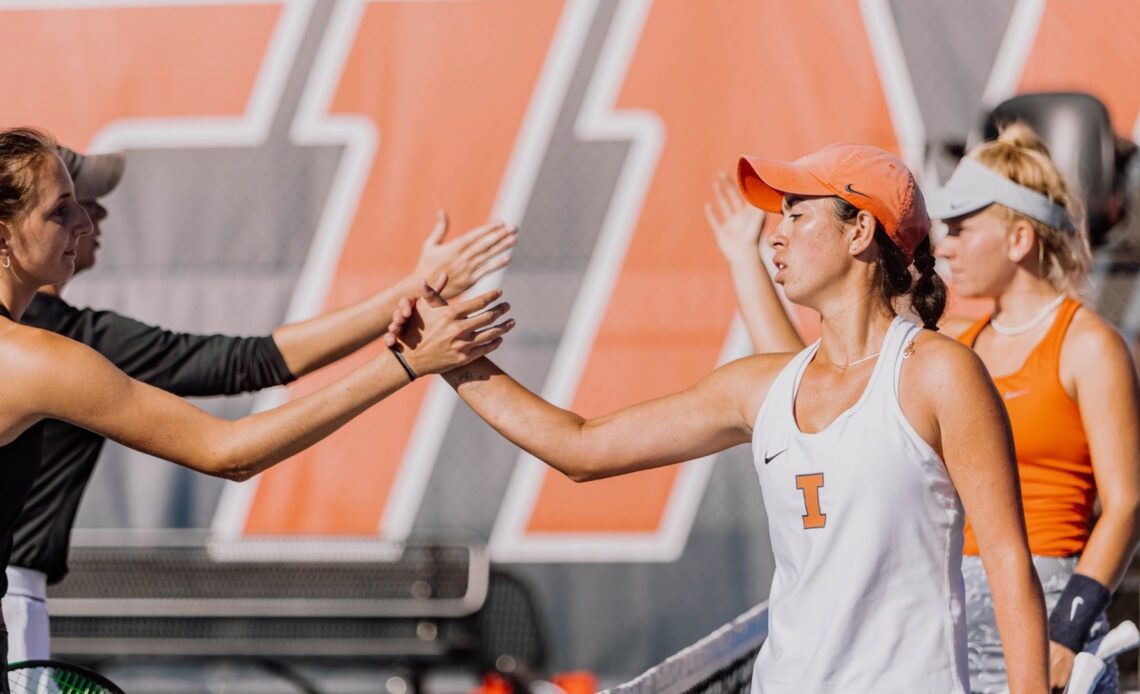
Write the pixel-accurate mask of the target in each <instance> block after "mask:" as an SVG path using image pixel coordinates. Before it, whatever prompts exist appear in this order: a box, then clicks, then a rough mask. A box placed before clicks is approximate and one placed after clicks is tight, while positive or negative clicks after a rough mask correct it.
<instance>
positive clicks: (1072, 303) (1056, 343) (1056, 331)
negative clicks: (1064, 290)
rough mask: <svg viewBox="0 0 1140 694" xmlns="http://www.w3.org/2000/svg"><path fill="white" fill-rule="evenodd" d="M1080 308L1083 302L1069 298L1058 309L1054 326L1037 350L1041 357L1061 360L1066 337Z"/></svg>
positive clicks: (1055, 360) (1054, 360) (1050, 328)
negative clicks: (1062, 346)
mask: <svg viewBox="0 0 1140 694" xmlns="http://www.w3.org/2000/svg"><path fill="white" fill-rule="evenodd" d="M1080 308H1081V302H1079V301H1077V300H1076V299H1071V298H1067V299H1065V301H1064V302H1062V303H1061V307H1060V308H1058V309H1057V317H1056V318H1054V319H1053V325H1052V326H1050V327H1049V332H1047V333H1045V337H1043V338H1042V339H1041V343H1040V344H1039V345H1038V346H1037V349H1036V350H1035V351H1037V352H1039V353H1040V355H1041V357H1043V358H1045V359H1048V360H1050V361H1052V362H1057V361H1059V360H1060V358H1061V345H1062V344H1064V342H1065V335H1066V334H1067V333H1068V332H1069V325H1070V324H1072V322H1073V316H1075V315H1077V311H1078V310H1080Z"/></svg>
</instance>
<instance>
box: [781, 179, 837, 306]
mask: <svg viewBox="0 0 1140 694" xmlns="http://www.w3.org/2000/svg"><path fill="white" fill-rule="evenodd" d="M787 203H788V199H787V198H785V199H784V218H783V220H782V221H781V222H780V224H779V226H777V227H776V228H775V229H774V230H773V231H772V232H771V233H770V234H769V235H768V245H769V246H770V247H771V248H772V249H773V250H774V251H775V253H774V255H773V257H772V262H773V263H774V264H775V265H776V274H775V275H773V277H772V279H773V281H774V282H776V283H777V284H780V285H783V287H784V293H785V295H786V296H787V297H788V299H789V300H790V301H793V302H795V303H797V304H802V305H805V306H811V305H813V301H812V297H814V296H815V295H816V294H817V293H818V292H819V291H820V290H821V289H823V288H825V287H827V286H828V285H830V284H831V283H832V282H833V281H834V280H835V279H837V278H838V277H839V276H840V275H841V274H842V272H843V270H844V269H846V267H847V266H848V265H849V264H850V260H851V258H850V255H849V254H848V253H847V252H846V251H845V246H844V244H843V243H841V240H842V237H841V234H842V230H843V223H842V222H841V221H840V220H839V218H838V217H836V216H835V203H834V201H833V200H832V199H831V198H826V197H815V198H801V199H798V200H797V201H796V202H795V204H792V205H788V204H787Z"/></svg>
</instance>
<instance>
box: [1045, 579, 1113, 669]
mask: <svg viewBox="0 0 1140 694" xmlns="http://www.w3.org/2000/svg"><path fill="white" fill-rule="evenodd" d="M1111 599H1112V593H1111V592H1109V590H1108V588H1105V587H1104V586H1103V585H1101V584H1100V583H1099V582H1098V581H1096V580H1095V579H1092V578H1089V577H1088V576H1085V575H1083V574H1073V575H1072V576H1071V577H1070V578H1069V582H1068V583H1067V584H1066V585H1065V590H1063V591H1061V597H1060V599H1059V600H1057V606H1056V607H1054V608H1053V614H1051V615H1049V638H1050V639H1052V640H1053V641H1056V642H1057V643H1059V644H1061V645H1062V646H1064V647H1066V648H1068V649H1069V650H1070V651H1072V652H1073V653H1080V652H1081V649H1083V648H1084V647H1085V642H1086V641H1088V638H1089V629H1091V628H1092V625H1093V622H1095V621H1096V620H1097V617H1099V616H1100V613H1101V612H1104V608H1106V607H1108V602H1109V600H1111Z"/></svg>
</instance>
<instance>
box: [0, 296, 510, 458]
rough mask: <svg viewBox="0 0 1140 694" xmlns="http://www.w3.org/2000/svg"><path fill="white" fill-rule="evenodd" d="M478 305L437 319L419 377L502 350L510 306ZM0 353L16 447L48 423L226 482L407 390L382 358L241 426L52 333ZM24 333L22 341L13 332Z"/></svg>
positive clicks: (392, 363) (417, 358) (30, 334)
mask: <svg viewBox="0 0 1140 694" xmlns="http://www.w3.org/2000/svg"><path fill="white" fill-rule="evenodd" d="M498 296H499V292H497V291H495V292H488V293H486V294H484V295H482V296H480V297H476V298H475V299H471V300H469V301H465V302H462V303H459V304H456V305H455V306H453V307H448V309H447V310H446V311H441V312H436V313H434V314H433V315H432V316H431V317H430V320H429V321H428V322H427V325H426V327H425V328H424V338H423V340H422V341H421V342H420V343H419V344H418V345H417V347H416V348H415V349H410V350H406V354H405V358H406V360H407V361H408V363H409V364H410V365H411V366H412V368H413V369H414V370H415V372H416V373H418V374H429V373H438V372H441V371H445V370H447V369H450V368H454V367H456V366H459V365H462V364H465V363H467V362H469V361H471V360H472V359H477V358H479V357H481V356H483V355H485V354H487V353H489V352H490V351H492V350H493V349H495V348H496V347H497V346H498V345H499V344H500V343H501V337H502V335H503V334H504V333H505V332H506V331H507V330H509V329H510V326H509V325H505V324H499V325H493V324H494V323H495V321H496V320H498V318H499V317H500V316H502V314H503V313H504V312H505V310H506V306H505V305H500V306H498V307H495V308H492V309H489V310H488V309H487V307H488V306H490V305H491V303H492V302H493V301H495V300H496V299H497V298H498ZM8 329H9V332H8V334H7V335H5V339H4V341H3V344H2V346H0V354H2V356H3V358H4V360H5V362H6V363H8V364H12V365H14V366H16V368H15V369H14V373H13V375H12V377H11V378H10V379H8V384H7V385H8V386H9V387H8V388H5V389H4V391H3V392H0V412H3V413H5V417H4V419H3V421H0V426H2V427H3V428H2V429H0V432H3V434H4V435H6V436H7V437H9V438H14V437H15V435H18V433H19V432H21V431H23V429H25V428H26V427H28V426H30V425H31V424H34V423H35V422H36V421H38V420H40V419H45V418H52V419H60V420H63V421H66V422H69V423H71V424H75V425H77V426H81V427H84V428H86V429H90V430H92V431H96V432H98V433H100V434H103V435H105V436H108V437H110V438H112V439H115V440H116V441H119V442H121V443H123V444H125V445H127V446H130V447H132V448H136V449H138V450H141V451H144V452H146V453H150V454H152V455H156V456H159V457H162V458H166V459H168V460H171V461H174V462H177V463H181V464H183V465H186V466H187V467H190V468H193V469H195V470H199V471H201V472H205V473H208V474H213V475H217V476H221V477H226V478H229V479H236V480H243V479H246V478H248V477H250V476H252V475H254V474H257V473H258V472H261V471H262V470H264V469H266V468H268V467H270V466H272V465H274V464H276V463H277V462H279V461H281V460H283V459H285V458H287V457H289V456H291V455H293V454H295V453H297V452H298V451H300V450H302V449H304V448H306V447H308V446H311V445H312V444H313V443H316V442H317V441H318V440H320V439H322V438H324V437H325V436H327V435H329V434H330V433H332V432H333V431H335V430H336V429H338V428H339V427H341V426H342V425H344V424H345V423H346V422H348V421H349V420H350V419H352V418H353V417H355V416H356V415H358V414H360V413H361V412H363V411H364V410H365V409H367V408H368V407H370V406H371V405H373V404H375V403H376V402H379V401H380V400H382V399H384V398H385V397H387V396H388V395H390V394H392V393H393V392H395V391H396V390H398V389H399V388H401V387H402V386H404V385H405V384H407V383H408V375H407V374H406V373H405V371H404V370H403V368H402V367H401V366H400V364H399V362H398V361H397V360H396V358H395V357H394V356H393V355H392V354H389V353H388V352H387V351H385V352H384V353H383V354H380V355H379V356H377V357H375V358H374V359H372V360H371V361H369V362H368V363H367V364H365V365H364V366H362V367H360V368H359V369H357V370H356V371H354V372H352V373H351V374H349V375H348V376H345V377H343V378H341V379H340V380H337V381H335V382H333V383H331V384H329V385H327V386H325V387H324V388H321V389H320V390H317V391H315V392H313V393H311V394H309V395H306V396H304V397H302V398H298V399H296V400H294V401H291V402H289V403H287V404H285V405H282V406H281V407H277V408H274V409H272V410H268V411H266V412H261V413H258V414H255V415H251V416H249V417H246V418H244V419H241V420H237V421H227V420H222V419H218V418H216V417H213V416H211V415H209V414H207V413H205V412H203V411H202V410H200V409H198V408H196V407H194V406H193V405H190V404H189V403H187V402H185V401H184V400H182V399H180V398H178V397H176V396H174V395H171V394H169V393H166V392H164V391H161V390H158V389H157V388H153V387H151V386H147V385H145V384H142V383H140V382H138V381H135V380H133V379H131V378H128V377H127V376H126V375H125V374H123V373H122V372H121V371H119V370H118V369H116V368H115V367H114V366H113V365H111V364H110V363H109V362H108V361H107V360H106V359H104V358H103V357H102V356H100V355H99V354H98V353H97V352H95V351H94V350H91V349H90V348H88V347H85V346H83V345H80V344H79V343H76V342H73V341H71V340H67V339H66V338H62V337H59V336H57V335H53V334H51V333H48V332H45V331H40V330H33V329H30V328H21V327H18V326H9V327H8ZM14 331H19V332H14Z"/></svg>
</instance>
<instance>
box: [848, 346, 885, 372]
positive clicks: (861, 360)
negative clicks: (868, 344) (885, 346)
mask: <svg viewBox="0 0 1140 694" xmlns="http://www.w3.org/2000/svg"><path fill="white" fill-rule="evenodd" d="M882 351H883V350H879V351H878V352H875V353H874V354H868V355H867V356H865V357H863V358H862V359H856V360H855V361H849V362H847V363H846V364H844V365H843V368H845V369H849V368H851V367H852V366H855V365H856V364H862V363H863V362H865V361H871V360H872V359H874V358H875V357H877V356H879V354H881V353H882Z"/></svg>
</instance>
